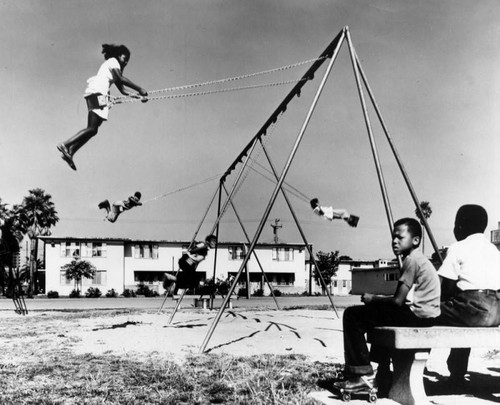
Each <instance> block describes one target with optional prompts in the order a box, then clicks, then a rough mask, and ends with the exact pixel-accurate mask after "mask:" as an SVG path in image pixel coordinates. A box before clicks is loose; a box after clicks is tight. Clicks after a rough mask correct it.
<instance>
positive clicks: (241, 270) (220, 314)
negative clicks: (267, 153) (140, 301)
mask: <svg viewBox="0 0 500 405" xmlns="http://www.w3.org/2000/svg"><path fill="white" fill-rule="evenodd" d="M345 31H346V29H345V28H344V30H342V33H341V37H340V38H341V39H340V41H339V42H338V43H337V46H336V48H335V51H334V53H333V55H332V59H331V61H330V63H329V64H328V67H327V69H326V72H325V74H324V76H323V78H322V80H321V83H320V85H319V88H318V90H317V91H316V95H315V96H314V99H313V102H312V104H311V107H310V108H309V111H308V113H307V116H306V118H305V120H304V123H303V125H302V128H301V129H300V132H299V134H298V135H297V139H296V141H295V144H294V146H293V148H292V151H291V152H290V155H289V157H288V160H287V162H286V164H285V167H284V169H283V172H282V173H281V176H280V178H279V180H278V183H277V184H276V187H275V188H274V191H273V194H272V196H271V199H270V201H269V203H268V205H267V208H266V210H265V212H264V215H263V217H262V220H261V221H260V224H259V226H258V228H257V231H256V233H255V236H254V238H253V240H252V244H251V245H250V248H249V254H247V255H246V256H245V258H244V259H243V263H242V264H241V267H240V269H239V271H238V275H237V276H236V278H239V276H240V275H241V273H242V272H243V269H244V268H245V266H246V264H247V262H248V259H249V258H250V253H251V252H252V251H253V249H254V248H255V245H256V244H257V240H258V239H259V237H260V235H261V233H262V230H263V228H264V225H265V223H266V221H267V219H268V218H269V213H270V212H271V208H272V207H273V205H274V202H275V201H276V197H277V195H278V192H279V190H280V189H281V186H282V185H283V182H284V180H285V177H286V175H287V173H288V170H289V169H290V165H291V164H292V161H293V158H294V157H295V154H296V153H297V150H298V148H299V145H300V142H301V140H302V138H303V136H304V133H305V131H306V128H307V125H308V124H309V121H310V120H311V117H312V114H313V111H314V109H315V107H316V104H317V103H318V100H319V97H320V95H321V92H322V91H323V88H324V86H325V84H326V81H327V79H328V76H329V74H330V72H331V70H332V67H333V63H334V62H335V59H336V57H337V54H338V51H339V49H340V45H341V44H342V42H343V39H344V35H345ZM254 147H255V143H254ZM247 161H248V156H247ZM233 291H234V284H233V286H231V288H230V291H229V292H228V295H227V296H226V298H225V300H224V303H223V305H222V306H221V308H220V309H219V312H218V313H217V315H216V317H215V318H214V320H213V322H212V325H211V326H210V329H209V331H208V333H207V336H206V337H205V340H204V341H203V343H202V345H201V347H200V353H203V352H204V351H205V349H206V347H207V344H208V342H209V340H210V338H211V336H212V334H213V332H214V330H215V327H216V326H217V324H218V323H219V320H220V318H221V316H222V313H223V312H224V308H225V307H226V305H227V301H229V297H230V296H231V294H232V292H233Z"/></svg>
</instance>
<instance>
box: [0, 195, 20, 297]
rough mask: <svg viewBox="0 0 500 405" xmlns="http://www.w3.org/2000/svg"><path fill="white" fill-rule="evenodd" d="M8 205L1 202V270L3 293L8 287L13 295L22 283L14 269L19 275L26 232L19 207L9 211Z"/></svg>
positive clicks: (0, 277) (0, 278) (0, 280)
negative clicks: (22, 243) (20, 255)
mask: <svg viewBox="0 0 500 405" xmlns="http://www.w3.org/2000/svg"><path fill="white" fill-rule="evenodd" d="M6 205H7V204H2V203H1V200H0V268H1V270H2V271H1V274H0V282H1V290H2V291H3V292H5V287H7V290H8V293H9V294H13V293H14V288H15V284H17V283H18V282H20V280H19V278H18V277H15V275H14V271H13V268H14V267H17V273H18V270H19V268H18V263H17V260H16V259H17V258H18V255H19V246H20V243H21V241H22V239H23V234H24V232H25V231H26V230H25V229H24V228H23V227H22V224H21V223H20V222H19V218H18V207H17V206H14V208H13V209H12V210H9V209H7V207H6ZM5 269H7V271H6V270H5ZM16 280H17V282H16Z"/></svg>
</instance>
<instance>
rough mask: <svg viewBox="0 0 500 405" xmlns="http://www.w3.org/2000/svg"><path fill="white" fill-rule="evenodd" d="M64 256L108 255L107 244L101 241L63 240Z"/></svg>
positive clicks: (62, 249) (62, 254)
mask: <svg viewBox="0 0 500 405" xmlns="http://www.w3.org/2000/svg"><path fill="white" fill-rule="evenodd" d="M61 256H62V257H106V244H105V243H101V242H82V243H80V242H62V243H61Z"/></svg>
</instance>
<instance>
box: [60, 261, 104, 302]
mask: <svg viewBox="0 0 500 405" xmlns="http://www.w3.org/2000/svg"><path fill="white" fill-rule="evenodd" d="M61 270H63V271H64V272H65V275H66V278H67V279H68V280H74V281H75V291H76V292H77V295H78V296H79V295H80V291H81V287H82V279H84V278H92V277H94V275H95V273H96V271H97V269H96V268H95V266H94V265H93V264H92V263H90V262H88V261H86V260H80V259H74V260H72V261H71V262H70V263H67V264H65V265H64V266H62V267H61ZM78 287H80V288H78Z"/></svg>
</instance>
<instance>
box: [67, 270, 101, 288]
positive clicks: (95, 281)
mask: <svg viewBox="0 0 500 405" xmlns="http://www.w3.org/2000/svg"><path fill="white" fill-rule="evenodd" d="M106 274H107V273H106V270H97V271H96V272H95V274H94V277H93V278H90V279H89V278H82V286H92V285H106V282H107V276H106ZM71 284H75V280H70V279H68V278H66V272H65V271H61V272H60V285H71Z"/></svg>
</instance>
